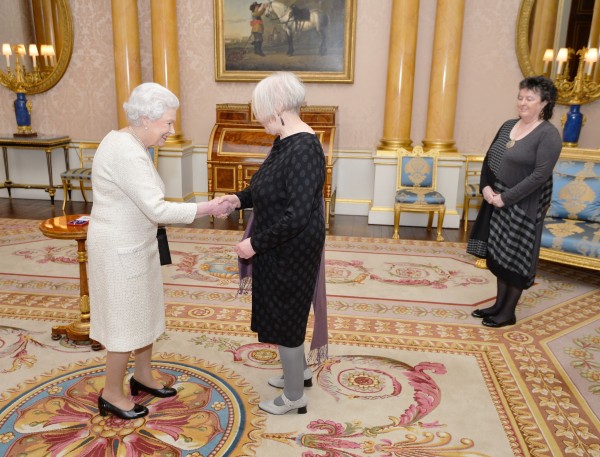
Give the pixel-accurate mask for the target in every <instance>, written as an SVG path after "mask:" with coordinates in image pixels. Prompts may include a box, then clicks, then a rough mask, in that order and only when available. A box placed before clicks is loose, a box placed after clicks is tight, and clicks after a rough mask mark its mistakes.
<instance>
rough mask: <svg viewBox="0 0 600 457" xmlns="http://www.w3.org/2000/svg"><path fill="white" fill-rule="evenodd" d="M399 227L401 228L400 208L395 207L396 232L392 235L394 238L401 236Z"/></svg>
mask: <svg viewBox="0 0 600 457" xmlns="http://www.w3.org/2000/svg"><path fill="white" fill-rule="evenodd" d="M399 228H400V210H399V209H398V208H396V207H394V234H393V235H392V238H393V239H394V240H397V239H399V238H400V233H399Z"/></svg>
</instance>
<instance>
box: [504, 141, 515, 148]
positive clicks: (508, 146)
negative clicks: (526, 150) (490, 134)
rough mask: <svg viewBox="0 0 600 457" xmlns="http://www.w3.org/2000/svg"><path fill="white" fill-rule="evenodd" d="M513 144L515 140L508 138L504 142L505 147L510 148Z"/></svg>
mask: <svg viewBox="0 0 600 457" xmlns="http://www.w3.org/2000/svg"><path fill="white" fill-rule="evenodd" d="M514 145H515V140H509V141H507V142H506V147H507V149H510V148H512V147H513V146H514Z"/></svg>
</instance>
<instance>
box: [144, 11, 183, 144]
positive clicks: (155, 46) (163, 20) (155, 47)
mask: <svg viewBox="0 0 600 457" xmlns="http://www.w3.org/2000/svg"><path fill="white" fill-rule="evenodd" d="M150 7H151V14H152V68H153V71H154V81H155V82H157V83H158V84H161V85H163V86H165V87H166V88H167V89H169V90H170V91H171V92H173V93H174V94H175V95H177V97H179V51H178V46H177V9H176V1H175V0H151V4H150ZM180 113H181V112H180ZM174 128H175V134H174V135H172V136H170V137H169V139H168V141H167V145H176V144H181V143H184V142H186V140H185V139H184V138H183V134H182V133H181V114H180V115H179V116H177V121H176V122H175V125H174Z"/></svg>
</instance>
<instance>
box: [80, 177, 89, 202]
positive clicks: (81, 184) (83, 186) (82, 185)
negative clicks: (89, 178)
mask: <svg viewBox="0 0 600 457" xmlns="http://www.w3.org/2000/svg"><path fill="white" fill-rule="evenodd" d="M79 188H80V189H81V195H82V197H83V201H84V202H86V203H88V200H87V197H86V196H85V185H84V183H83V181H79Z"/></svg>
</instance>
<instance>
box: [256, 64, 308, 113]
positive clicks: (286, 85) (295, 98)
mask: <svg viewBox="0 0 600 457" xmlns="http://www.w3.org/2000/svg"><path fill="white" fill-rule="evenodd" d="M305 98H306V90H305V88H304V84H302V81H300V79H299V78H298V77H297V76H296V75H295V74H294V73H292V72H289V71H278V72H276V73H273V74H272V75H270V76H267V77H266V78H265V79H263V80H262V81H260V82H259V83H258V84H257V85H256V87H255V88H254V91H253V92H252V111H253V113H254V117H256V118H257V119H259V120H267V119H271V118H273V117H276V116H278V115H279V114H281V112H283V111H292V112H295V113H299V112H300V108H301V107H302V105H304V100H305Z"/></svg>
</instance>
